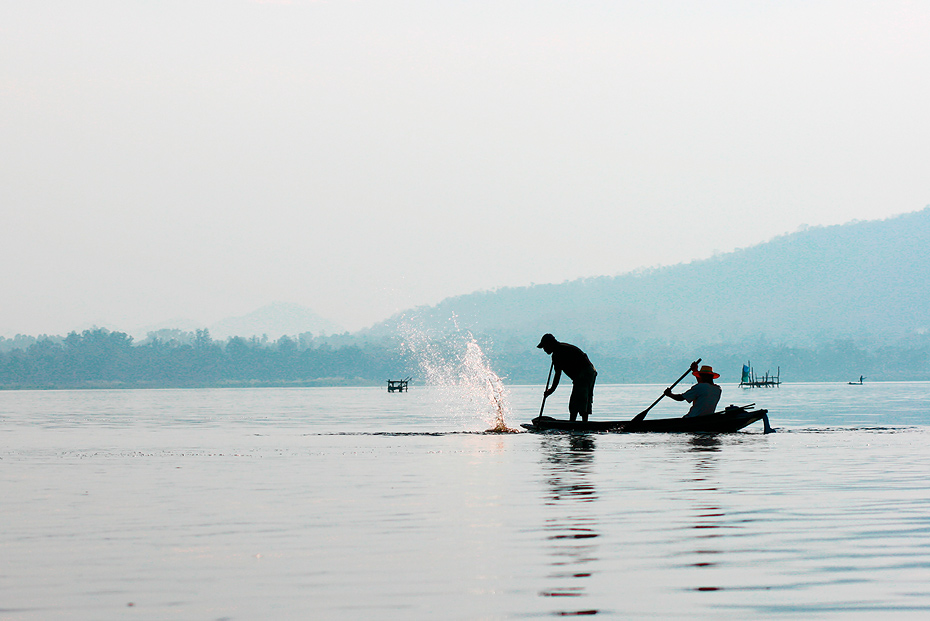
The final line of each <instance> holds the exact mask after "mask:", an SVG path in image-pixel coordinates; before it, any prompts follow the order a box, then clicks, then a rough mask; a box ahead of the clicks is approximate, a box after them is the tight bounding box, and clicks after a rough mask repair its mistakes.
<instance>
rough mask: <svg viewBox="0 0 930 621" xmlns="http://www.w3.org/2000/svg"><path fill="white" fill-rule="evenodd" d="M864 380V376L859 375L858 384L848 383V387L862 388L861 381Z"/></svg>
mask: <svg viewBox="0 0 930 621" xmlns="http://www.w3.org/2000/svg"><path fill="white" fill-rule="evenodd" d="M864 379H865V376H862V375H860V376H859V381H858V382H848V384H849V385H850V386H862V380H864Z"/></svg>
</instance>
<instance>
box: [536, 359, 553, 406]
mask: <svg viewBox="0 0 930 621" xmlns="http://www.w3.org/2000/svg"><path fill="white" fill-rule="evenodd" d="M553 368H555V362H553V363H552V364H550V365H549V377H547V378H546V392H549V381H550V380H551V379H552V369H553ZM546 392H544V393H543V402H542V405H541V406H539V415H540V416H542V413H543V408H545V407H546Z"/></svg>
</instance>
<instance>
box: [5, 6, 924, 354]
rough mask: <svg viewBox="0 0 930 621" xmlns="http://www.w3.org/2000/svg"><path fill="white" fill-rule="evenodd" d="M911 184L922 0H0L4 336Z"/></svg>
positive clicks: (698, 251)
mask: <svg viewBox="0 0 930 621" xmlns="http://www.w3.org/2000/svg"><path fill="white" fill-rule="evenodd" d="M928 203H930V3H928V2H904V1H897V0H891V1H887V0H886V1H881V2H863V1H855V0H852V1H850V0H837V1H826V2H817V1H810V2H794V1H791V0H778V1H772V2H767V1H757V2H749V1H746V0H733V1H719V2H713V1H710V2H693V1H691V0H688V1H682V2H668V1H662V0H659V1H654V2H644V1H640V2H623V1H616V0H612V1H594V0H592V1H589V2H585V1H578V0H575V1H567V0H566V1H561V2H553V1H539V0H535V1H532V2H529V1H528V2H508V1H507V0H495V1H494V2H479V1H474V0H469V1H467V2H464V1H458V0H448V1H435V2H389V1H380V2H364V1H349V0H345V1H342V0H335V1H331V2H325V1H324V2H306V1H301V0H294V1H293V2H285V1H280V2H249V1H246V0H224V1H215V2H209V1H200V0H183V1H180V2H169V1H163V0H160V1H157V2H156V1H154V0H151V1H148V2H144V1H130V0H118V1H113V2H100V1H96V0H87V1H81V2H74V1H73V0H68V1H63V2H46V1H44V0H23V1H18V2H17V1H10V2H4V3H2V5H0V225H2V230H0V234H2V243H0V261H2V265H0V270H2V278H0V291H2V293H3V304H2V307H0V334H2V335H6V336H12V335H13V334H16V333H26V334H38V333H54V334H58V333H65V332H67V331H69V330H71V329H75V328H79V327H87V326H88V325H90V324H97V325H106V326H108V327H111V328H118V329H125V330H134V329H137V328H138V327H139V326H145V325H149V324H154V323H158V322H162V321H164V320H167V319H172V318H182V317H183V318H190V319H194V320H198V321H202V322H205V323H210V322H213V321H216V320H218V319H221V318H223V317H227V316H230V315H241V314H244V313H247V312H249V311H251V310H254V309H255V308H257V307H259V306H263V305H265V304H267V303H269V302H272V301H276V300H280V301H289V302H296V303H299V304H303V305H305V306H309V307H310V308H312V309H314V310H315V311H316V312H318V313H319V314H321V315H324V316H326V317H329V318H331V319H333V320H334V321H336V322H338V323H340V324H342V325H343V326H345V327H347V328H349V329H356V328H360V327H363V326H366V325H369V324H371V323H373V322H375V321H377V320H380V319H383V318H385V317H387V316H388V315H390V314H392V313H394V312H396V311H398V310H403V309H406V308H409V307H411V306H416V305H421V304H432V303H435V302H438V301H439V300H441V299H442V298H445V297H447V296H450V295H457V294H461V293H468V292H471V291H474V290H478V289H493V288H497V287H501V286H511V285H526V284H530V283H533V282H535V283H544V282H562V281H564V280H566V279H573V278H577V277H583V276H597V275H604V274H618V273H622V272H626V271H629V270H632V269H636V268H639V267H644V266H653V265H658V264H671V263H677V262H681V261H687V260H690V259H694V258H703V257H707V256H709V255H711V254H713V253H714V252H715V251H728V250H732V249H734V248H738V247H744V246H748V245H752V244H756V243H759V242H762V241H765V240H768V239H770V238H772V237H774V236H775V235H778V234H781V233H785V232H790V231H794V230H796V229H797V228H798V227H799V226H802V225H805V224H807V225H820V224H836V223H841V222H847V221H849V220H852V219H873V218H883V217H887V216H890V215H894V214H899V213H904V212H910V211H916V210H918V209H922V208H923V207H924V206H926V205H927V204H928ZM757 267H759V268H761V267H762V266H757ZM850 271H851V272H853V271H854V266H850Z"/></svg>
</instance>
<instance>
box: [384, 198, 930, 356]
mask: <svg viewBox="0 0 930 621" xmlns="http://www.w3.org/2000/svg"><path fill="white" fill-rule="evenodd" d="M720 225H721V226H725V225H726V223H725V222H721V223H720ZM928 283H930V207H928V208H926V209H924V210H922V211H919V212H915V213H910V214H906V215H902V216H897V217H894V218H889V219H886V220H876V221H865V222H852V223H849V224H844V225H837V226H828V227H815V228H809V229H807V230H804V231H800V232H796V233H792V234H788V235H783V236H780V237H777V238H775V239H773V240H772V241H770V242H767V243H764V244H760V245H757V246H753V247H750V248H746V249H741V250H737V251H735V252H730V253H727V254H721V255H718V256H715V257H713V258H710V259H706V260H701V261H694V262H691V263H687V264H680V265H674V266H670V267H662V268H656V269H649V270H644V271H640V272H633V273H628V274H623V275H620V276H604V277H598V278H588V279H582V280H575V281H571V282H566V283H563V284H555V285H535V286H530V287H520V288H507V289H500V290H496V291H486V292H478V293H472V294H468V295H462V296H458V297H454V298H449V299H446V300H444V301H443V302H441V303H439V304H437V305H435V306H432V307H422V308H417V309H413V310H411V311H408V312H407V313H403V314H401V315H397V316H395V317H392V318H391V319H389V320H387V321H385V322H382V323H381V324H379V325H376V326H374V327H373V328H372V329H371V333H372V334H378V333H381V332H387V333H389V332H393V331H396V330H397V329H398V326H400V325H401V324H403V323H413V324H415V325H417V326H418V327H420V328H423V329H428V330H443V329H448V327H449V326H450V318H451V317H453V316H454V317H455V318H456V319H455V321H456V323H457V325H458V326H460V327H462V328H467V329H469V330H471V331H472V332H474V333H475V334H476V335H477V334H481V335H486V336H488V337H490V338H492V339H493V340H494V341H495V342H496V343H497V345H498V349H501V348H507V347H510V348H511V349H522V348H523V347H524V346H526V345H527V344H530V345H529V346H530V347H532V346H535V344H536V340H538V338H539V336H540V335H541V334H543V333H544V332H552V333H553V334H555V335H556V336H557V337H558V338H560V339H561V340H566V341H569V342H575V343H578V344H584V343H587V344H601V345H602V346H604V347H602V348H607V349H610V350H612V351H625V352H629V353H631V354H633V353H636V352H644V351H653V350H655V348H656V347H660V346H661V347H668V346H670V345H671V346H676V347H682V348H689V347H694V346H696V345H702V346H703V345H708V344H714V343H740V342H743V343H746V342H761V341H764V342H768V343H775V344H778V345H781V346H786V347H789V346H790V347H805V348H811V347H815V346H817V345H818V344H821V343H826V342H831V341H835V340H837V339H854V340H856V341H857V342H860V343H871V344H873V345H876V346H877V345H880V344H883V343H889V342H893V341H896V340H899V339H902V338H903V339H906V338H911V337H915V336H919V335H923V334H924V333H926V332H927V331H928V330H930V286H928ZM518 343H519V344H520V345H517V344H518ZM608 344H609V345H610V346H609V347H607V345H608Z"/></svg>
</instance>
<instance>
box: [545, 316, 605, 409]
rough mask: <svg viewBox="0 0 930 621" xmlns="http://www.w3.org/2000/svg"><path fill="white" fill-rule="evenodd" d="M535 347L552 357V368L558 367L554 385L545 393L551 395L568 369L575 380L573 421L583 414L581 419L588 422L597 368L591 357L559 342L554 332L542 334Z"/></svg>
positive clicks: (570, 405)
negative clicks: (553, 334)
mask: <svg viewBox="0 0 930 621" xmlns="http://www.w3.org/2000/svg"><path fill="white" fill-rule="evenodd" d="M536 347H538V348H540V349H542V350H543V351H545V352H546V353H547V354H549V355H551V356H552V368H553V369H555V378H554V379H553V380H552V386H550V387H549V389H548V390H546V392H545V393H543V394H544V395H545V396H546V397H548V396H549V395H551V394H552V393H554V392H555V389H556V387H557V386H558V385H559V379H561V377H562V371H565V375H567V376H568V377H569V378H570V379H571V380H572V396H571V397H569V399H568V413H569V415H570V417H571V420H575V419H576V418H577V417H578V415H579V414H581V420H583V421H587V420H588V416H589V415H590V414H591V404H592V403H593V402H594V380H596V379H597V370H595V368H594V365H593V364H591V361H590V360H588V355H587V354H586V353H584V352H583V351H581V350H580V349H578V348H577V347H575V346H574V345H569V344H568V343H560V342H559V341H557V340H555V337H554V336H552V335H551V334H543V337H542V339H540V341H539V345H537V346H536Z"/></svg>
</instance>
